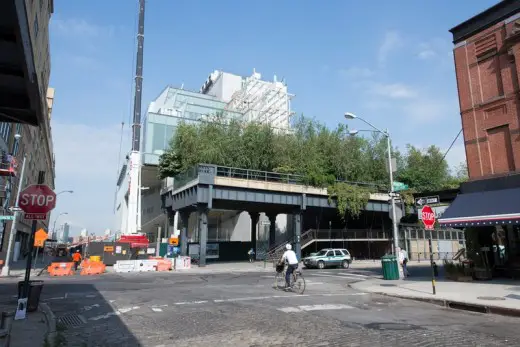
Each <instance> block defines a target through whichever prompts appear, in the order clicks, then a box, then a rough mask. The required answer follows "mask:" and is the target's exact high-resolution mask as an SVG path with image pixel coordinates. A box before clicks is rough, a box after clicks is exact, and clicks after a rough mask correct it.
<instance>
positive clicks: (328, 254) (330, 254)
mask: <svg viewBox="0 0 520 347" xmlns="http://www.w3.org/2000/svg"><path fill="white" fill-rule="evenodd" d="M326 256H327V257H333V256H334V251H328V252H327V254H326Z"/></svg>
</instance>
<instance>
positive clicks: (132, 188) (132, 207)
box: [123, 0, 145, 235]
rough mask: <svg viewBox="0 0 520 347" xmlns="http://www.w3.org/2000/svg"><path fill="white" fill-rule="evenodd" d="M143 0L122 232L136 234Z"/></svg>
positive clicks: (138, 219)
mask: <svg viewBox="0 0 520 347" xmlns="http://www.w3.org/2000/svg"><path fill="white" fill-rule="evenodd" d="M144 8H145V0H139V24H138V28H137V59H136V67H135V93H134V117H133V123H132V151H131V152H130V156H129V194H128V215H127V218H128V220H127V223H126V230H125V231H123V233H124V234H127V235H129V234H137V233H139V232H140V230H141V211H140V210H141V152H140V150H141V101H142V94H143V48H144Z"/></svg>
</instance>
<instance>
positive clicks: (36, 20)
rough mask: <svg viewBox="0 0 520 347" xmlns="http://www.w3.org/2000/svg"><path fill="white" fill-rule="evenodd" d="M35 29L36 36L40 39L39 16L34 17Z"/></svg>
mask: <svg viewBox="0 0 520 347" xmlns="http://www.w3.org/2000/svg"><path fill="white" fill-rule="evenodd" d="M33 29H34V36H36V37H38V31H39V29H38V15H36V16H34V25H33Z"/></svg>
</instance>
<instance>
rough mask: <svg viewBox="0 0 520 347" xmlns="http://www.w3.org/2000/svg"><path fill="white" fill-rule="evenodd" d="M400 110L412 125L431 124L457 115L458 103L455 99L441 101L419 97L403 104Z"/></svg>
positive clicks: (439, 99) (425, 96) (428, 96)
mask: <svg viewBox="0 0 520 347" xmlns="http://www.w3.org/2000/svg"><path fill="white" fill-rule="evenodd" d="M402 110H403V113H404V115H406V116H407V118H408V120H409V121H410V122H411V123H412V124H413V123H415V124H432V123H438V122H439V121H441V120H444V119H446V118H452V117H453V116H454V115H457V113H458V101H457V99H456V97H455V98H451V99H441V98H434V97H432V96H430V95H421V96H420V97H418V98H417V99H415V100H412V101H409V102H407V103H405V104H404V105H403V106H402Z"/></svg>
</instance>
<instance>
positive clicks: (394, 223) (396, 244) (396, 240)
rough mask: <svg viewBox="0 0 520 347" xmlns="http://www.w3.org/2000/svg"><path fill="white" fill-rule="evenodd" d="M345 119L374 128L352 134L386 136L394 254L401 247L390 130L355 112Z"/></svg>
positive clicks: (352, 131) (351, 131)
mask: <svg viewBox="0 0 520 347" xmlns="http://www.w3.org/2000/svg"><path fill="white" fill-rule="evenodd" d="M345 119H359V120H360V121H362V122H363V123H365V124H367V125H368V126H370V127H371V128H372V129H374V130H350V131H349V134H350V135H356V134H358V133H359V131H371V132H376V133H380V134H382V135H383V136H384V137H386V146H387V151H388V172H389V176H390V201H391V204H392V230H393V234H394V254H395V252H396V250H397V247H399V233H398V230H397V220H396V219H397V217H396V214H395V198H394V173H393V170H392V146H391V145H390V132H389V131H388V129H387V130H384V131H383V130H381V129H379V128H376V127H375V126H374V125H373V124H372V123H370V122H368V121H367V120H365V119H363V118H361V117H358V116H356V115H355V114H353V113H350V112H346V113H345Z"/></svg>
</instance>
